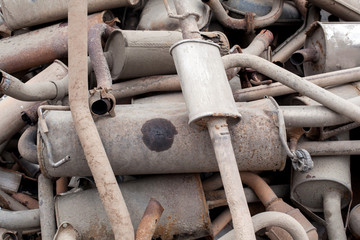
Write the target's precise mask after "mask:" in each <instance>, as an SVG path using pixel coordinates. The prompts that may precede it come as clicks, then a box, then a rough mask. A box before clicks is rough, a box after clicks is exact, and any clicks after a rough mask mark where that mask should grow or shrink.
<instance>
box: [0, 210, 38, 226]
mask: <svg viewBox="0 0 360 240" xmlns="http://www.w3.org/2000/svg"><path fill="white" fill-rule="evenodd" d="M0 227H1V228H6V229H10V230H26V229H30V228H38V227H40V211H39V209H32V210H23V211H6V210H4V209H0Z"/></svg>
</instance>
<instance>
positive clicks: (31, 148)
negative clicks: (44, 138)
mask: <svg viewBox="0 0 360 240" xmlns="http://www.w3.org/2000/svg"><path fill="white" fill-rule="evenodd" d="M36 134H37V127H36V126H31V127H28V128H27V129H26V130H25V131H24V133H23V134H22V135H21V137H20V138H19V142H18V150H19V153H20V155H21V156H22V157H23V158H25V159H26V160H28V161H29V162H31V163H38V158H37V152H36V151H37V146H36Z"/></svg>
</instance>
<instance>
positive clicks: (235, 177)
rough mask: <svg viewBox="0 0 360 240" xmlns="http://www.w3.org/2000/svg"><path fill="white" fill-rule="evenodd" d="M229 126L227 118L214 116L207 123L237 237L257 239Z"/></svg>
mask: <svg viewBox="0 0 360 240" xmlns="http://www.w3.org/2000/svg"><path fill="white" fill-rule="evenodd" d="M227 126H228V125H227V123H226V119H225V118H218V119H216V118H214V119H213V120H210V121H208V123H207V127H208V131H209V134H210V138H211V141H212V143H213V147H214V151H215V155H216V160H217V163H218V166H219V171H220V175H221V179H222V182H223V185H224V189H225V194H226V199H227V202H228V205H229V208H230V212H231V216H232V219H233V225H234V229H235V232H236V237H235V239H249V240H250V239H255V233H254V230H253V226H252V224H251V221H249V220H250V218H251V216H250V211H249V208H248V205H247V202H246V198H245V193H244V188H243V186H242V182H241V178H240V174H239V170H238V167H237V164H236V159H235V154H234V149H233V146H232V143H231V138H230V133H229V129H228V127H227ZM234 185H235V187H234Z"/></svg>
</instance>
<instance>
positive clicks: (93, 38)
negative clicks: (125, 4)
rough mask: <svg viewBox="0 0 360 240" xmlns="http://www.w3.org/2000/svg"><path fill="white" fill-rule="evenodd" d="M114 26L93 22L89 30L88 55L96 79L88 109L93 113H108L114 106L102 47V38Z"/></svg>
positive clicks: (105, 36)
mask: <svg viewBox="0 0 360 240" xmlns="http://www.w3.org/2000/svg"><path fill="white" fill-rule="evenodd" d="M113 30H114V28H112V27H110V26H108V25H107V24H95V25H94V26H92V27H91V28H90V30H89V40H88V45H89V57H90V61H91V66H92V69H93V70H94V72H95V77H96V81H97V86H96V89H95V90H93V91H90V95H91V96H90V110H91V112H92V113H93V114H95V115H104V114H105V113H110V112H112V111H113V109H114V107H115V104H116V102H115V98H114V96H113V95H112V94H111V89H112V78H111V74H110V69H109V65H108V63H107V61H106V58H105V56H104V52H103V49H102V38H103V37H104V38H107V37H108V36H109V35H110V34H111V32H112V31H113Z"/></svg>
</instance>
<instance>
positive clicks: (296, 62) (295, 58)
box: [290, 52, 305, 65]
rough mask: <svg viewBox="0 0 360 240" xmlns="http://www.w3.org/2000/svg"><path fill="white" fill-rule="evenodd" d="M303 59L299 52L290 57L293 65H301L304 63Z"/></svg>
mask: <svg viewBox="0 0 360 240" xmlns="http://www.w3.org/2000/svg"><path fill="white" fill-rule="evenodd" d="M304 60H305V57H304V56H303V55H302V54H301V53H299V52H297V53H294V54H293V55H292V56H291V58H290V61H291V63H292V64H294V65H301V64H303V63H304Z"/></svg>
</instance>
